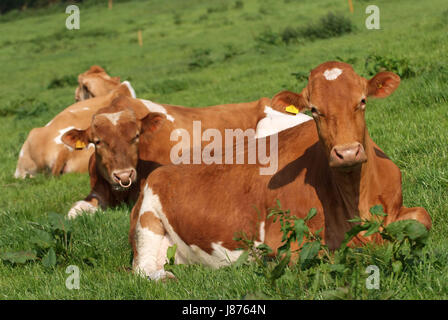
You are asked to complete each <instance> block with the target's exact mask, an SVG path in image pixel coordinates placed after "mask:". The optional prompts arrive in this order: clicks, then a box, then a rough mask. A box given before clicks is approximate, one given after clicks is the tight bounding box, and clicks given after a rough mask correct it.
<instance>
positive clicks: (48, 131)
mask: <svg viewBox="0 0 448 320" xmlns="http://www.w3.org/2000/svg"><path fill="white" fill-rule="evenodd" d="M78 84H79V85H78V87H77V88H76V90H75V100H76V101H77V102H79V103H75V104H73V105H71V106H69V107H67V108H66V109H64V110H63V111H62V112H60V113H59V114H57V115H56V116H55V117H54V118H53V119H52V120H51V121H50V122H48V124H47V125H46V126H45V127H41V128H34V129H32V130H31V131H30V133H29V134H28V137H27V139H26V140H25V142H24V144H23V146H22V148H21V150H20V153H19V159H18V161H17V167H16V171H15V173H14V177H15V178H22V179H23V178H26V177H27V176H29V177H33V176H34V175H35V174H36V173H38V172H45V171H49V172H50V173H51V174H52V175H56V176H57V175H60V174H63V173H68V172H80V173H84V172H86V171H87V169H88V162H89V159H90V156H91V155H92V153H93V148H92V147H93V145H90V149H89V148H87V149H82V148H78V149H79V150H76V149H73V148H70V147H68V146H64V145H63V144H62V142H61V136H62V135H63V134H64V133H65V132H66V131H67V130H70V129H72V128H86V127H88V125H89V124H90V120H91V118H92V116H93V114H95V112H96V111H97V110H98V109H100V108H103V107H105V106H106V105H108V104H110V103H111V101H112V100H113V99H114V98H115V97H116V96H118V95H120V94H124V95H130V96H132V97H134V98H135V97H136V96H135V91H134V89H133V88H132V86H131V84H130V83H129V82H128V81H124V82H122V83H120V78H119V77H110V76H109V75H108V74H107V73H106V72H105V71H104V69H103V68H101V67H100V66H96V65H94V66H91V67H90V69H89V70H87V71H85V72H84V73H81V74H80V75H79V76H78ZM112 92H114V93H112ZM95 97H104V98H102V99H92V98H95ZM87 99H92V100H89V101H88V102H85V101H86V100H87Z"/></svg>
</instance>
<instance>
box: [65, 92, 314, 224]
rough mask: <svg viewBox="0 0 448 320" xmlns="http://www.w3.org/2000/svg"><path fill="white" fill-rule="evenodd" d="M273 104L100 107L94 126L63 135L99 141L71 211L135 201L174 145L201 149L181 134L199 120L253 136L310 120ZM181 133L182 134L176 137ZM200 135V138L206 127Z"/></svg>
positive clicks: (72, 141) (119, 103) (130, 102)
mask: <svg viewBox="0 0 448 320" xmlns="http://www.w3.org/2000/svg"><path fill="white" fill-rule="evenodd" d="M270 104H271V99H269V98H261V99H259V100H257V101H253V102H248V103H236V104H227V105H218V106H213V107H204V108H187V107H181V106H172V105H166V104H163V105H162V104H157V103H154V102H151V101H148V100H139V99H131V98H128V97H119V98H117V99H116V100H115V101H114V102H113V103H112V105H111V106H110V107H108V108H105V109H102V110H99V111H98V113H97V114H96V115H95V116H94V118H93V120H92V126H91V127H90V128H88V129H87V130H75V129H73V130H71V131H68V132H67V133H65V134H64V136H63V137H62V140H63V141H64V142H65V143H66V144H67V145H69V146H71V147H72V148H74V147H75V145H76V143H82V144H83V145H86V146H87V145H89V144H90V143H94V144H95V156H94V157H92V159H91V160H90V163H89V174H90V184H91V188H92V189H91V192H90V194H89V195H88V196H87V197H86V198H85V199H84V200H81V201H78V202H76V203H75V204H74V205H73V206H72V208H71V209H70V210H69V212H68V216H69V217H70V218H73V217H76V216H77V215H78V214H79V213H82V212H83V211H88V212H94V211H96V210H97V209H98V208H99V207H101V208H103V209H104V208H107V207H113V206H116V205H118V204H119V203H122V202H127V203H130V202H133V201H135V200H136V199H137V197H138V193H139V190H140V180H141V179H144V178H146V176H147V175H148V174H149V173H150V172H151V171H152V170H154V169H155V168H157V167H159V166H161V165H166V164H171V163H172V158H171V151H172V149H173V148H174V147H178V148H179V152H182V153H185V152H189V150H190V148H192V147H199V148H201V146H202V144H203V141H202V140H201V141H199V142H195V140H194V139H191V140H190V139H188V140H183V139H180V137H181V136H182V134H183V133H186V134H188V135H190V136H193V135H194V131H195V124H194V122H195V121H200V126H201V128H202V130H204V133H205V130H207V129H212V130H217V131H219V132H222V133H224V131H226V130H232V129H234V130H238V129H239V130H241V131H243V132H245V133H246V130H248V129H252V130H253V134H254V135H255V134H257V135H258V136H265V135H268V134H270V133H272V132H278V131H280V130H283V129H286V128H289V127H291V126H294V125H298V124H300V123H302V122H304V121H308V120H311V117H309V116H307V115H304V114H297V115H295V116H291V115H287V114H285V113H282V112H280V111H277V110H274V109H272V108H270ZM178 133H179V137H178V138H175V139H172V136H173V134H174V135H177V134H178ZM249 133H250V132H249ZM199 135H200V136H201V137H202V132H199ZM179 140H181V141H180V142H178V141H179ZM179 144H180V145H179Z"/></svg>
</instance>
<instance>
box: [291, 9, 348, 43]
mask: <svg viewBox="0 0 448 320" xmlns="http://www.w3.org/2000/svg"><path fill="white" fill-rule="evenodd" d="M353 30H354V26H353V23H352V22H351V20H350V19H349V18H347V17H346V16H345V15H343V14H341V13H333V12H329V13H327V15H325V16H323V17H321V18H320V19H319V21H318V22H313V23H310V24H308V25H307V26H305V27H303V28H300V29H299V34H300V35H301V36H302V37H304V38H307V39H311V40H314V39H328V38H333V37H339V36H342V35H343V34H346V33H351V32H353Z"/></svg>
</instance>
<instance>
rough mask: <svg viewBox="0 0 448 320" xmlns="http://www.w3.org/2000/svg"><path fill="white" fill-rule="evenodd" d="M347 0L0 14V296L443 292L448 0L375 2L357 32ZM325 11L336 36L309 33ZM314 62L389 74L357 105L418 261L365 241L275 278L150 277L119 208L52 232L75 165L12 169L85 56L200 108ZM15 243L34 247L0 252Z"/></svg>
mask: <svg viewBox="0 0 448 320" xmlns="http://www.w3.org/2000/svg"><path fill="white" fill-rule="evenodd" d="M353 3H354V9H355V10H354V13H350V11H349V7H348V3H347V1H343V0H338V1H332V0H322V1H311V0H306V1H299V0H281V1H274V0H263V1H262V0H231V1H206V0H190V1H183V0H170V1H161V0H160V1H159V0H155V1H129V2H123V3H119V2H118V3H114V6H113V8H112V10H109V9H108V8H107V4H104V5H103V4H101V5H99V4H97V5H94V4H90V5H89V2H87V4H80V5H79V7H80V10H81V28H80V30H71V31H69V30H67V29H66V27H65V19H66V17H67V16H68V15H67V14H65V7H64V6H55V7H52V8H49V9H39V10H37V11H34V12H33V11H31V10H29V11H28V12H23V13H20V14H18V13H15V12H12V13H9V14H6V15H5V16H0V30H1V36H0V83H1V85H0V150H1V152H0V177H1V183H0V255H2V257H3V258H2V259H0V299H244V298H248V299H249V298H257V299H264V298H266V299H328V298H348V299H447V298H448V244H447V241H446V239H447V236H446V235H447V234H448V191H447V188H448V144H447V141H448V4H447V3H446V1H445V0H431V1H420V0H396V1H386V0H377V1H375V4H376V5H377V6H378V7H379V8H380V10H381V11H380V17H381V29H380V30H368V29H367V28H366V27H365V19H366V17H367V15H366V14H365V8H366V6H367V5H368V4H371V3H370V2H368V1H361V0H359V1H357V0H354V1H353ZM330 12H331V13H333V14H334V15H333V17H336V18H334V19H335V20H332V21H333V23H334V25H335V26H342V28H340V34H331V33H325V30H320V29H319V25H324V24H322V23H321V22H320V21H321V20H319V19H320V18H321V17H327V19H328V14H329V13H330ZM341 15H342V16H345V17H346V18H347V19H348V20H341V19H340V18H338V17H341ZM338 19H339V20H338ZM340 20H341V21H340ZM138 30H141V31H142V39H143V45H142V46H141V47H140V46H139V44H138V37H137V32H138ZM312 30H314V31H315V35H314V36H313V37H309V36H305V35H304V32H305V33H307V34H311V31H312ZM329 60H342V61H345V62H349V63H351V64H352V65H353V66H354V69H355V70H356V71H357V72H358V73H359V74H360V75H362V76H365V77H371V76H372V73H373V70H376V68H380V67H386V68H389V69H392V70H390V71H395V72H398V73H399V74H400V75H401V76H402V82H401V85H400V87H399V88H398V89H397V91H396V92H395V93H394V94H393V95H392V96H391V97H389V98H387V99H384V100H379V99H378V100H374V99H370V100H369V101H368V104H367V111H366V119H367V125H368V129H369V132H370V135H371V137H372V139H373V140H374V141H375V142H376V143H377V144H378V145H379V146H380V147H381V148H382V149H383V150H384V151H385V152H386V154H387V155H388V156H389V157H390V158H391V159H392V160H393V161H394V162H395V163H396V164H397V165H398V166H399V167H400V169H401V171H402V175H403V197H404V205H405V206H422V207H424V208H426V210H427V211H428V212H429V213H430V215H431V217H432V219H433V228H432V230H431V231H430V236H429V240H428V243H427V245H426V247H425V248H424V250H423V254H422V255H421V259H420V260H419V261H416V262H414V263H413V264H412V265H409V266H404V267H403V268H402V269H400V270H398V269H397V268H394V267H393V266H391V263H390V259H389V258H388V255H389V254H390V248H389V247H388V246H380V247H367V248H364V249H362V250H358V251H355V253H354V254H353V257H352V258H353V259H352V262H351V264H350V265H347V266H346V268H345V269H344V270H340V271H338V272H335V270H333V269H331V268H328V265H327V264H323V263H322V264H320V263H318V262H317V263H315V264H314V265H313V266H312V267H311V268H308V269H306V270H299V269H298V268H295V267H293V266H291V267H289V268H287V270H286V272H285V274H284V275H283V276H282V277H281V278H279V279H278V280H277V281H276V282H275V283H271V282H270V281H269V280H268V279H267V278H266V277H265V275H264V274H263V272H261V271H260V266H259V265H257V264H256V263H246V264H243V265H239V266H230V267H225V268H222V269H219V270H211V269H208V268H205V267H202V266H182V265H181V266H175V267H173V270H174V271H173V272H174V273H175V274H176V276H177V278H178V280H177V281H167V282H164V283H161V282H160V283H159V282H158V283H155V282H150V281H147V280H145V279H143V278H141V277H139V276H137V275H134V274H133V273H132V272H131V269H130V268H131V248H130V246H129V244H128V230H129V212H130V210H131V207H128V206H121V207H119V208H115V209H108V210H106V211H100V212H99V213H97V214H95V215H93V216H82V217H79V218H77V219H76V220H75V221H73V223H72V225H71V233H70V239H65V238H64V234H62V238H57V236H60V235H61V233H60V230H55V229H54V224H52V222H53V220H52V219H53V218H54V215H53V214H51V213H58V214H64V215H65V214H66V213H67V211H68V210H69V208H70V207H71V205H72V204H73V203H74V202H75V201H77V200H80V199H82V198H84V197H85V196H86V195H87V194H88V192H89V190H90V189H89V179H88V175H87V174H67V175H63V176H61V177H58V178H55V177H51V176H47V175H45V174H40V175H38V176H37V177H35V178H33V179H27V180H16V179H14V178H13V174H14V170H15V166H16V162H17V158H18V155H19V151H20V147H21V145H22V144H23V142H24V140H25V139H26V137H27V134H28V132H29V131H30V130H31V129H32V128H34V127H41V126H44V125H45V124H46V123H47V122H48V121H50V120H51V119H52V118H53V117H54V116H55V115H56V114H57V113H59V112H60V111H62V110H63V109H64V108H66V107H67V106H69V105H71V104H73V103H74V90H75V87H76V85H77V83H76V77H77V75H78V74H79V73H81V72H84V71H85V70H87V69H88V68H89V67H90V66H91V65H93V64H98V65H100V66H102V67H104V68H105V69H106V71H107V72H108V73H109V74H110V75H112V76H120V77H121V80H122V81H124V80H129V81H130V82H131V83H132V85H133V87H134V89H135V91H136V94H137V96H138V97H139V98H144V99H149V100H152V101H156V102H160V103H167V104H174V105H176V104H177V105H185V106H191V107H193V106H195V107H199V106H207V105H215V104H221V103H231V102H244V101H252V100H256V99H258V98H260V97H263V96H266V97H272V96H274V95H275V94H276V93H278V92H280V91H281V90H291V91H295V92H299V91H300V90H301V89H302V88H303V87H304V86H305V83H306V77H304V75H305V76H306V75H307V73H308V71H309V70H311V69H312V68H314V67H315V66H317V65H318V64H320V63H322V62H324V61H329ZM293 143H294V142H292V147H293ZM274 205H275V204H273V206H274ZM285 209H287V208H285ZM39 230H40V231H43V230H45V231H47V232H49V233H50V234H56V236H55V240H52V241H55V243H56V245H55V253H56V254H55V257H56V261H55V263H54V261H53V260H54V259H53V258H54V257H50V256H48V255H45V252H47V249H48V248H46V247H45V246H44V245H40V246H37V249H36V242H37V241H35V238H36V234H38V233H39ZM33 239H34V240H33ZM28 250H37V252H36V253H37V255H38V256H39V257H38V258H37V259H36V260H35V261H27V262H25V263H12V262H11V261H9V260H8V259H6V258H5V256H6V253H11V252H18V251H28ZM39 250H42V251H45V252H44V253H42V252H39ZM42 256H45V261H47V262H48V261H49V262H48V263H43V262H44V261H41V260H40V259H41V258H42ZM52 261H53V262H52ZM370 264H376V265H378V267H379V269H380V280H381V282H380V283H381V284H380V289H379V290H368V289H366V286H365V281H366V278H367V276H368V274H366V273H365V269H366V267H367V266H368V265H370ZM69 265H76V266H78V267H79V269H80V275H81V277H80V289H79V290H68V289H67V288H66V285H65V282H66V278H67V277H68V276H69V275H68V274H67V273H65V270H66V268H67V266H69Z"/></svg>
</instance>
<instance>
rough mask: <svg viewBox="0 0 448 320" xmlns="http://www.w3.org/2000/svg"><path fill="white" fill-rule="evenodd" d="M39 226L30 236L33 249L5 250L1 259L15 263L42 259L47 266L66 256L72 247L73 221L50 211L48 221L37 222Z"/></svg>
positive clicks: (50, 266)
mask: <svg viewBox="0 0 448 320" xmlns="http://www.w3.org/2000/svg"><path fill="white" fill-rule="evenodd" d="M36 225H37V227H38V228H35V229H34V232H33V234H32V236H31V238H30V244H31V246H33V250H28V251H17V252H4V253H1V254H0V259H1V260H4V261H8V262H10V263H13V264H24V263H26V262H28V261H37V260H40V261H41V263H42V265H43V266H44V267H46V268H52V267H54V266H56V264H57V261H58V259H57V257H59V258H60V259H63V258H66V257H67V256H68V253H69V251H70V249H71V245H72V241H71V234H72V230H71V229H72V227H71V222H70V221H69V220H67V219H66V218H65V217H64V216H62V215H60V214H57V213H53V212H50V213H49V214H48V216H47V221H46V223H43V224H42V223H36Z"/></svg>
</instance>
